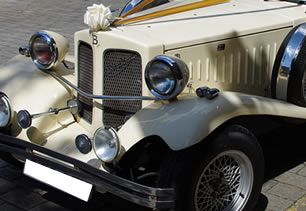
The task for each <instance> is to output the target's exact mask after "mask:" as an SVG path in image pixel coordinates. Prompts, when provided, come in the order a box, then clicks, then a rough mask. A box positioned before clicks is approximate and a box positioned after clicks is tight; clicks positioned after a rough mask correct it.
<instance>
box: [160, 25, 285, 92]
mask: <svg viewBox="0 0 306 211" xmlns="http://www.w3.org/2000/svg"><path fill="white" fill-rule="evenodd" d="M290 30H291V27H288V28H282V29H276V30H271V31H268V32H263V33H260V34H253V35H249V36H243V37H237V36H238V35H235V33H233V35H232V37H235V38H230V39H225V40H221V41H216V42H211V43H207V44H202V45H196V46H191V47H186V48H180V49H176V50H170V51H167V52H166V54H167V55H172V56H173V55H179V56H180V58H181V59H183V60H184V61H185V62H186V64H187V65H188V67H189V71H190V80H189V83H192V86H193V88H194V89H196V88H197V87H201V86H208V87H216V88H218V89H219V90H221V91H225V90H226V91H238V92H243V93H249V94H253V95H259V96H267V97H268V96H269V94H270V91H269V90H270V89H271V74H272V68H273V64H274V58H275V56H276V54H277V51H278V48H279V46H280V45H281V43H282V41H283V39H284V37H285V36H286V35H287V34H288V33H289V31H290ZM222 45H223V46H224V49H221V50H220V49H219V50H218V46H222ZM188 92H189V89H188V88H187V89H185V93H188Z"/></svg>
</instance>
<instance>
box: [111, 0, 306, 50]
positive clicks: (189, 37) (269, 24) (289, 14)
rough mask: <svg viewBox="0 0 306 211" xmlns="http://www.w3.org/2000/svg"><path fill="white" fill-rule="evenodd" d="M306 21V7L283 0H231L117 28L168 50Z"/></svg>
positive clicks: (291, 25) (290, 25)
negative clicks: (152, 41) (149, 39)
mask: <svg viewBox="0 0 306 211" xmlns="http://www.w3.org/2000/svg"><path fill="white" fill-rule="evenodd" d="M304 20H305V6H302V5H299V4H295V3H289V2H284V1H264V0H231V1H228V2H225V3H220V4H216V5H212V6H207V7H202V8H198V9H194V10H189V11H185V12H180V13H176V14H171V15H167V16H163V17H158V18H151V19H149V20H141V21H138V22H131V23H126V24H123V25H121V26H120V27H117V29H120V30H122V31H126V32H131V31H134V32H136V33H142V34H144V35H145V36H147V37H150V38H152V39H154V40H155V42H159V43H162V44H163V45H164V48H165V51H167V50H172V49H176V48H182V47H188V46H193V45H198V44H203V43H208V42H213V41H217V40H223V39H229V38H235V37H240V36H246V35H251V34H256V33H260V32H266V31H271V30H277V29H280V28H286V27H293V26H295V25H297V24H299V23H301V22H303V21H304Z"/></svg>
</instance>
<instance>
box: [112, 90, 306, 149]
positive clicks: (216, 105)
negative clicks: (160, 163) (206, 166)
mask: <svg viewBox="0 0 306 211" xmlns="http://www.w3.org/2000/svg"><path fill="white" fill-rule="evenodd" d="M274 116H275V117H276V118H278V117H279V118H280V119H282V118H281V117H284V118H287V117H290V118H297V119H298V118H300V119H306V109H305V108H304V107H301V106H296V105H294V104H292V103H288V102H285V101H280V100H276V99H271V98H266V97H260V96H254V95H247V94H241V93H236V92H221V93H220V94H219V96H218V97H216V98H215V99H213V100H208V99H203V98H198V97H196V96H187V97H186V98H180V99H178V100H177V101H176V102H173V103H168V104H162V103H153V104H152V105H150V106H148V107H146V108H144V109H142V110H141V111H139V112H137V113H136V114H135V115H134V116H133V117H132V118H130V119H129V120H128V121H127V122H126V123H125V124H124V125H123V127H122V128H121V129H120V130H119V131H118V137H119V139H120V141H121V144H122V146H124V148H125V150H126V151H129V149H130V148H132V147H133V146H134V145H135V144H137V143H138V142H140V141H142V140H144V139H146V137H152V136H155V137H159V138H160V139H161V140H163V141H164V142H165V143H166V144H167V145H168V146H169V148H170V149H172V150H174V151H179V150H182V149H186V148H188V147H190V146H192V145H195V144H197V143H199V142H201V141H202V140H203V139H205V138H206V137H207V136H208V135H210V134H212V133H213V132H214V131H216V130H217V129H218V128H219V127H222V126H223V125H224V124H227V123H228V122H235V121H236V122H237V119H238V120H239V121H238V122H239V123H240V122H243V121H242V120H244V123H245V122H247V121H249V120H248V119H249V118H252V119H254V121H253V122H256V121H255V120H257V119H258V118H259V117H260V118H261V119H263V120H262V121H263V122H266V120H265V119H268V118H271V119H273V117H274ZM260 118H259V119H260ZM254 125H255V126H256V124H255V123H254ZM257 126H258V125H257ZM253 128H255V127H254V126H253ZM131 131H133V132H131Z"/></svg>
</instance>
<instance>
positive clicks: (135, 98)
mask: <svg viewBox="0 0 306 211" xmlns="http://www.w3.org/2000/svg"><path fill="white" fill-rule="evenodd" d="M48 73H49V74H50V75H52V76H53V77H55V78H57V79H58V80H60V81H62V82H64V83H65V84H67V85H68V86H70V87H71V88H72V89H74V90H75V91H77V92H78V93H79V94H80V95H82V96H84V97H87V98H91V99H101V100H160V99H158V98H154V97H146V96H105V95H93V94H88V93H86V92H84V91H83V90H81V89H79V88H78V87H77V86H75V85H74V84H72V83H71V82H70V81H68V80H66V79H65V78H63V77H62V76H61V75H59V74H57V73H56V72H54V71H48Z"/></svg>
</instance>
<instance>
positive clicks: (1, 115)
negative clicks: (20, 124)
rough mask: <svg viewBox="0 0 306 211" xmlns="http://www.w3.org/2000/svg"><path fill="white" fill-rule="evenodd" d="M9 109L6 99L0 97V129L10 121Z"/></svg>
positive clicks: (10, 113) (3, 96) (2, 96)
mask: <svg viewBox="0 0 306 211" xmlns="http://www.w3.org/2000/svg"><path fill="white" fill-rule="evenodd" d="M11 115H12V112H11V107H10V103H9V100H8V98H7V97H6V96H5V95H0V127H6V126H8V124H9V123H10V120H11Z"/></svg>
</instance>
